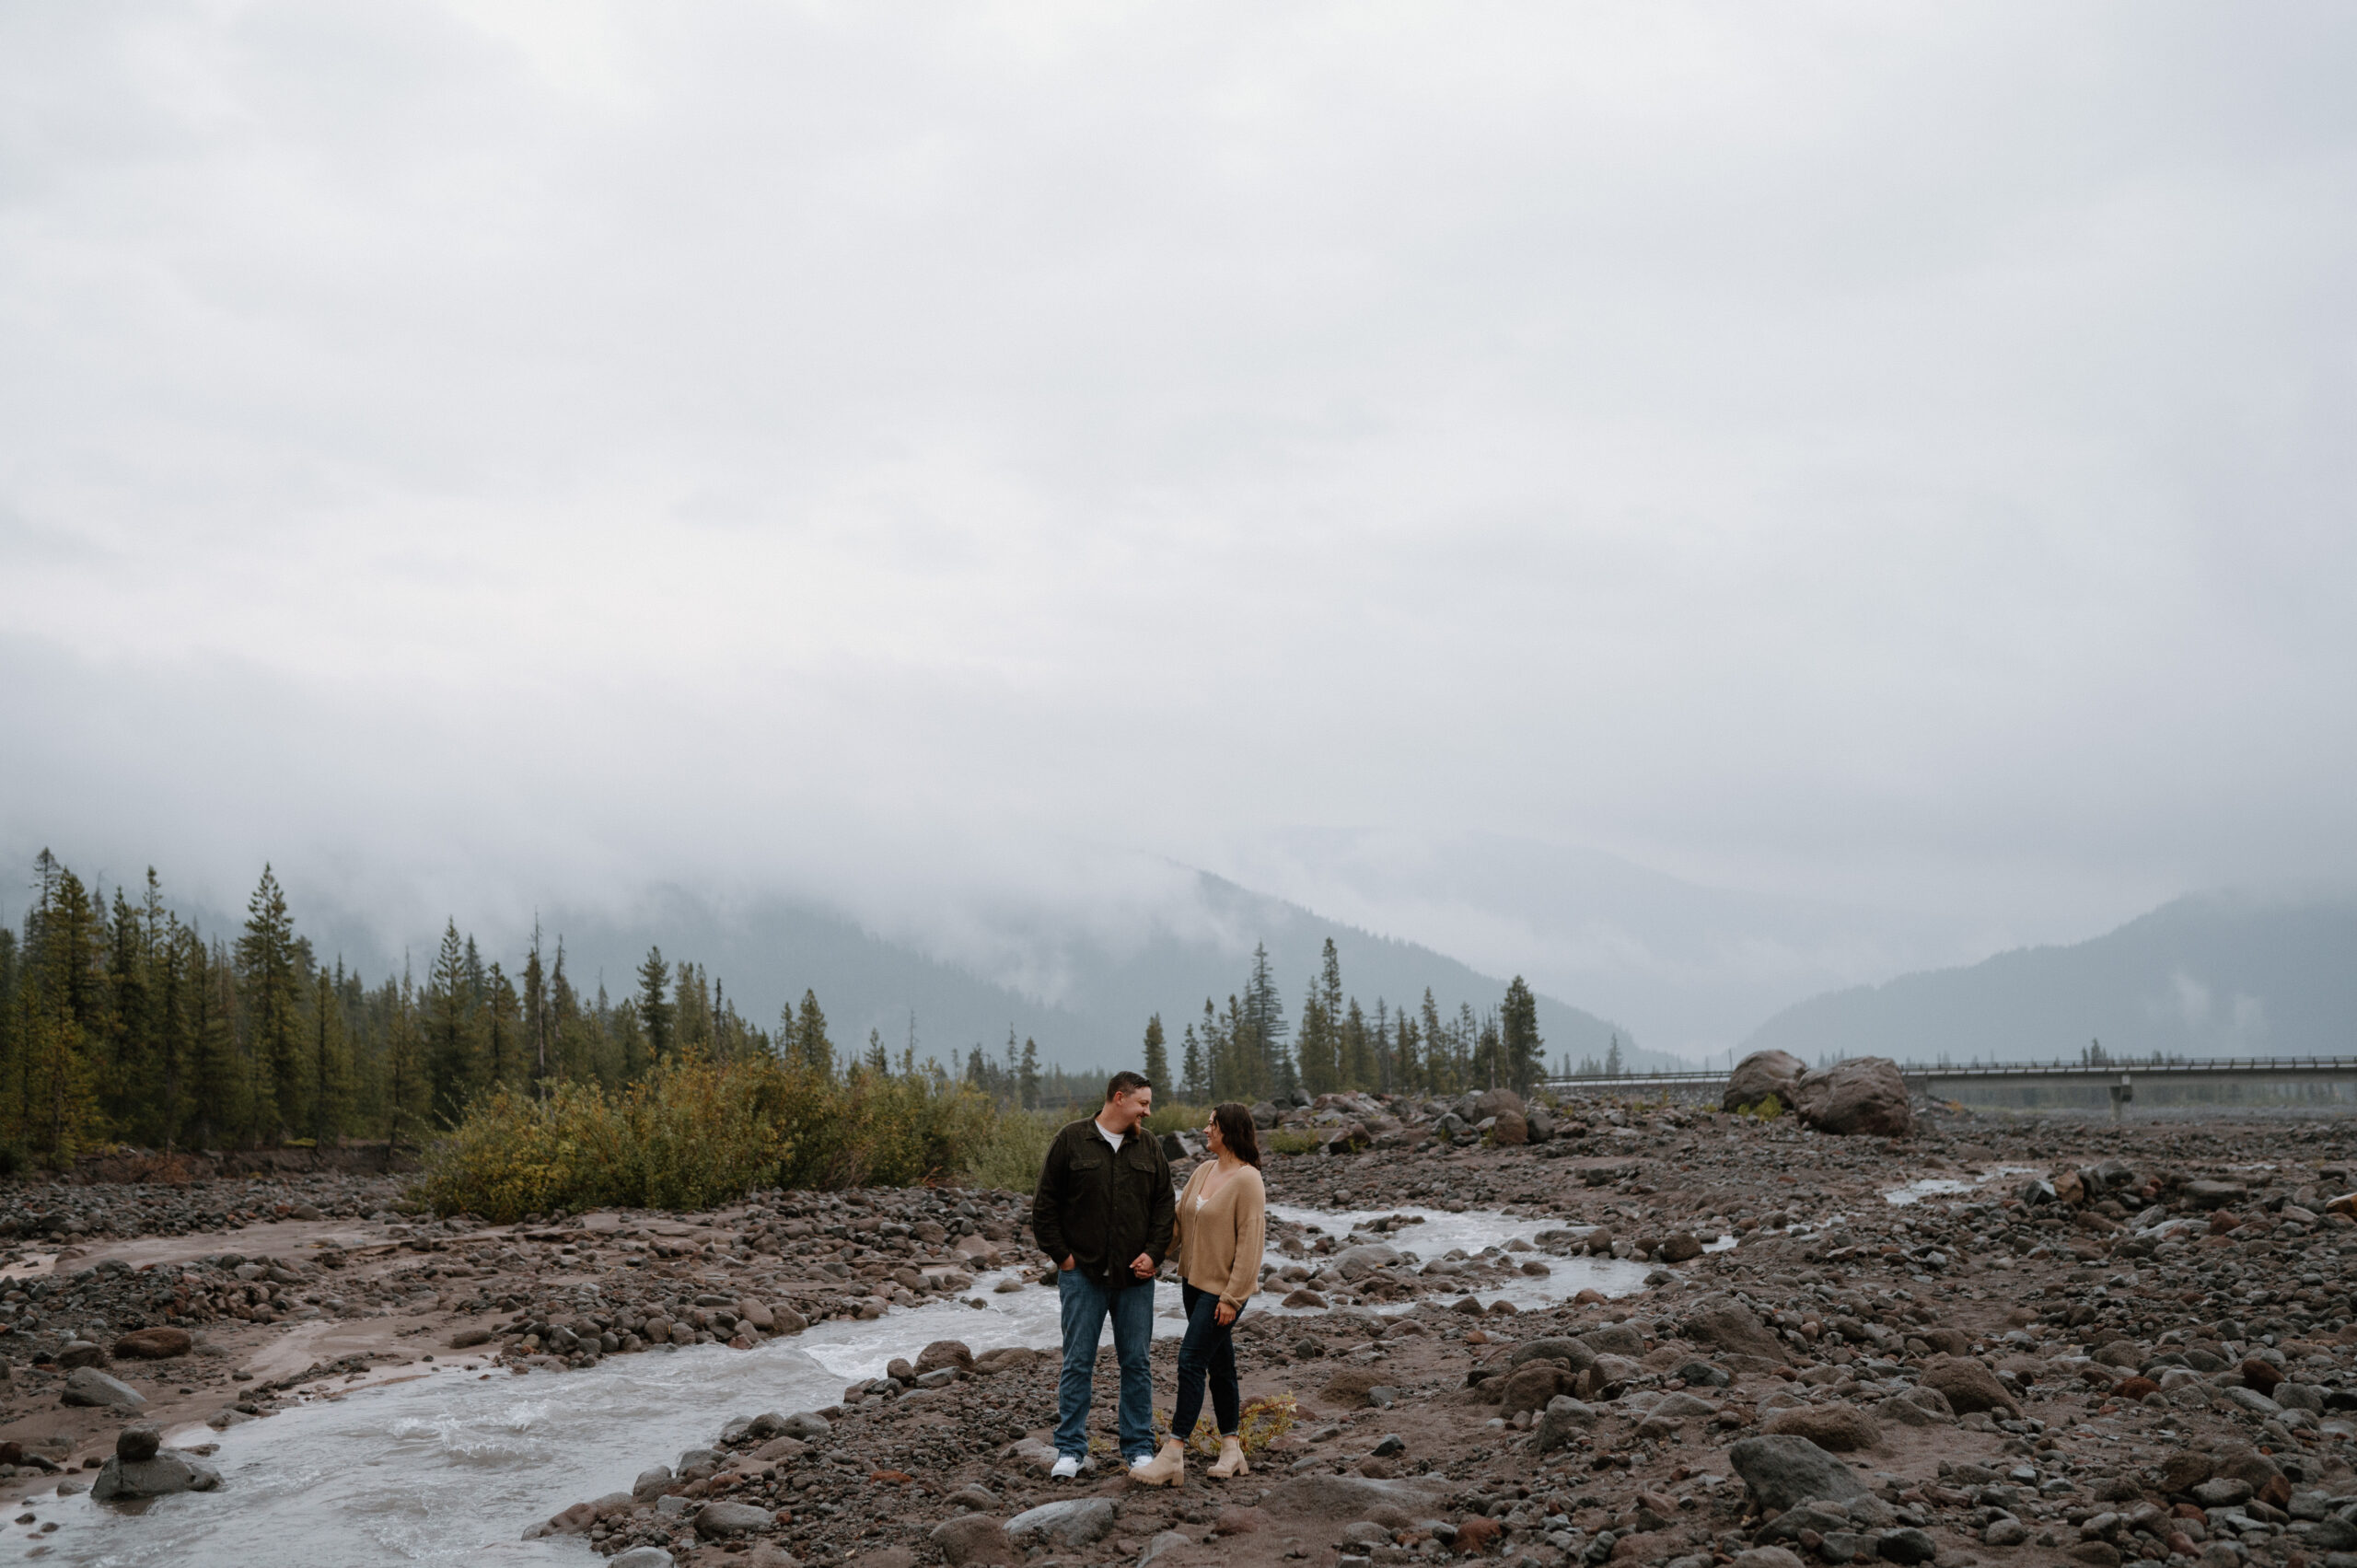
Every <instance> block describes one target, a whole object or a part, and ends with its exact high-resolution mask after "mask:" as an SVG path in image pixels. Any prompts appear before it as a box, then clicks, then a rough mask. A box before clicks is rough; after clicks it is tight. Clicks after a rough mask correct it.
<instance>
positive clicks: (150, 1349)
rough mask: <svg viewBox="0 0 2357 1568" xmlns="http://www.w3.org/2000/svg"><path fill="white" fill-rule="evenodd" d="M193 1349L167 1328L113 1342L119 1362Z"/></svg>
mask: <svg viewBox="0 0 2357 1568" xmlns="http://www.w3.org/2000/svg"><path fill="white" fill-rule="evenodd" d="M484 1337H485V1338H489V1336H488V1335H486V1336H484ZM195 1348H196V1340H195V1338H194V1336H192V1334H190V1333H189V1331H188V1330H186V1329H174V1328H170V1327H168V1326H166V1327H159V1328H154V1329H135V1330H133V1331H132V1332H130V1333H128V1334H125V1335H123V1336H122V1338H121V1339H119V1340H117V1341H115V1342H114V1353H115V1358H116V1359H117V1360H119V1361H168V1360H169V1359H171V1358H172V1357H173V1356H176V1355H186V1354H187V1353H189V1352H190V1351H192V1350H193V1349H195Z"/></svg>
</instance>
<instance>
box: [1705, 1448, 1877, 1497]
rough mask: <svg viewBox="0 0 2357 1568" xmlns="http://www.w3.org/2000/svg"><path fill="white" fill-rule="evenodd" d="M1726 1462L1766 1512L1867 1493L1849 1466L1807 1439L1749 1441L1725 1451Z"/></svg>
mask: <svg viewBox="0 0 2357 1568" xmlns="http://www.w3.org/2000/svg"><path fill="white" fill-rule="evenodd" d="M1727 1462H1728V1463H1729V1464H1731V1465H1733V1466H1734V1467H1735V1471H1736V1474H1737V1475H1739V1476H1741V1477H1743V1483H1744V1485H1745V1486H1746V1487H1747V1488H1748V1489H1749V1490H1750V1493H1751V1495H1752V1496H1753V1497H1754V1498H1755V1499H1756V1500H1757V1501H1758V1502H1759V1506H1760V1509H1761V1510H1762V1511H1763V1512H1767V1513H1775V1514H1781V1513H1782V1512H1784V1511H1785V1510H1786V1509H1788V1508H1792V1507H1794V1506H1795V1505H1797V1504H1802V1503H1813V1502H1822V1501H1829V1502H1837V1503H1844V1502H1847V1501H1848V1500H1849V1499H1851V1498H1852V1497H1862V1496H1864V1495H1865V1492H1866V1487H1865V1483H1864V1482H1863V1481H1860V1480H1859V1479H1858V1478H1857V1476H1856V1475H1855V1474H1853V1473H1852V1471H1851V1469H1850V1467H1849V1466H1847V1465H1845V1464H1843V1463H1842V1462H1841V1461H1840V1459H1838V1458H1834V1457H1833V1456H1832V1455H1830V1454H1829V1453H1827V1452H1826V1451H1825V1450H1824V1449H1822V1448H1820V1447H1818V1446H1817V1445H1816V1444H1814V1443H1812V1442H1810V1441H1809V1440H1808V1439H1807V1438H1805V1437H1747V1438H1745V1439H1744V1440H1743V1441H1742V1442H1740V1443H1737V1444H1736V1446H1734V1447H1732V1448H1729V1449H1728V1450H1727Z"/></svg>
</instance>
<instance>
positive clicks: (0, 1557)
mask: <svg viewBox="0 0 2357 1568" xmlns="http://www.w3.org/2000/svg"><path fill="white" fill-rule="evenodd" d="M1271 1210H1272V1211H1273V1212H1274V1213H1276V1214H1281V1215H1282V1216H1283V1217H1285V1218H1288V1219H1295V1220H1299V1221H1302V1222H1304V1223H1306V1224H1310V1225H1321V1226H1323V1227H1324V1228H1325V1229H1326V1231H1327V1232H1328V1233H1329V1234H1332V1235H1334V1236H1336V1237H1341V1236H1342V1235H1344V1234H1347V1233H1348V1232H1349V1231H1350V1230H1351V1228H1352V1227H1353V1225H1354V1224H1364V1223H1366V1222H1369V1221H1372V1220H1374V1219H1376V1218H1378V1217H1381V1216H1382V1215H1383V1214H1413V1215H1419V1216H1421V1217H1422V1220H1423V1222H1424V1223H1422V1224H1421V1225H1404V1226H1401V1227H1400V1228H1399V1229H1398V1230H1397V1231H1395V1232H1394V1233H1393V1234H1391V1235H1390V1236H1387V1237H1384V1238H1383V1239H1384V1240H1385V1241H1386V1242H1387V1244H1389V1245H1392V1246H1395V1247H1399V1248H1400V1249H1403V1250H1410V1251H1413V1252H1414V1253H1416V1254H1417V1255H1418V1256H1419V1257H1420V1258H1422V1259H1423V1260H1427V1261H1429V1260H1434V1259H1436V1258H1440V1257H1442V1256H1443V1255H1445V1254H1446V1253H1447V1252H1448V1251H1450V1250H1451V1249H1464V1250H1465V1251H1466V1252H1467V1253H1469V1254H1473V1253H1479V1252H1480V1250H1481V1249H1483V1248H1485V1247H1492V1246H1503V1245H1504V1243H1505V1242H1507V1241H1509V1240H1511V1239H1514V1238H1516V1237H1520V1238H1522V1239H1525V1240H1527V1239H1529V1238H1530V1237H1533V1236H1535V1235H1537V1234H1538V1232H1539V1231H1540V1230H1542V1229H1545V1228H1547V1227H1548V1226H1549V1225H1550V1224H1553V1223H1555V1222H1551V1221H1543V1220H1520V1219H1515V1218H1514V1217H1512V1216H1509V1215H1505V1214H1489V1213H1480V1212H1469V1213H1465V1214H1446V1213H1443V1212H1440V1211H1437V1210H1430V1209H1395V1210H1383V1211H1367V1212H1364V1213H1359V1214H1328V1213H1322V1212H1319V1211H1317V1210H1309V1209H1297V1208H1292V1207H1287V1206H1283V1205H1275V1204H1272V1205H1271ZM1514 1256H1515V1257H1516V1258H1520V1257H1523V1256H1526V1255H1525V1254H1519V1253H1517V1254H1515V1255H1514ZM1545 1261H1546V1262H1547V1264H1548V1266H1549V1268H1550V1270H1551V1271H1552V1272H1550V1273H1549V1274H1547V1275H1545V1276H1521V1277H1517V1278H1515V1280H1513V1281H1512V1282H1510V1283H1507V1284H1506V1285H1505V1286H1504V1287H1503V1288H1499V1289H1482V1290H1478V1291H1476V1292H1474V1293H1473V1294H1475V1295H1479V1296H1480V1298H1481V1300H1482V1301H1483V1302H1484V1303H1485V1304H1486V1303H1488V1302H1491V1301H1494V1300H1497V1299H1499V1298H1500V1297H1504V1299H1506V1300H1509V1301H1512V1302H1513V1303H1514V1304H1515V1306H1517V1307H1543V1306H1547V1305H1550V1304H1551V1303H1553V1302H1556V1301H1560V1300H1562V1298H1564V1297H1565V1296H1568V1295H1572V1294H1573V1293H1574V1292H1576V1291H1579V1290H1581V1289H1584V1288H1588V1287H1593V1288H1595V1289H1596V1290H1599V1291H1601V1292H1603V1293H1604V1294H1605V1295H1627V1294H1630V1293H1631V1292H1633V1291H1635V1290H1637V1289H1639V1288H1640V1287H1641V1286H1642V1285H1643V1282H1644V1276H1645V1274H1646V1273H1647V1272H1648V1268H1647V1266H1646V1265H1644V1264H1642V1263H1634V1262H1625V1261H1620V1260H1612V1259H1591V1258H1572V1259H1565V1258H1559V1257H1547V1258H1545ZM1001 1277H1002V1276H999V1275H991V1276H986V1277H984V1278H983V1279H982V1280H981V1281H980V1282H978V1290H979V1293H980V1294H979V1295H976V1296H975V1297H973V1298H971V1299H976V1300H980V1301H981V1303H982V1306H981V1307H972V1306H970V1305H968V1304H967V1302H966V1301H965V1300H954V1301H942V1302H935V1303H931V1304H928V1305H926V1306H923V1307H913V1308H909V1309H906V1310H899V1309H896V1310H893V1311H890V1312H888V1313H886V1314H885V1315H884V1316H883V1317H882V1318H875V1319H872V1320H870V1321H867V1322H849V1321H832V1322H827V1323H821V1324H819V1325H818V1326H816V1327H814V1328H812V1329H810V1330H807V1332H804V1333H801V1334H797V1335H795V1336H794V1337H793V1338H791V1339H781V1340H774V1341H772V1342H769V1343H767V1344H764V1345H761V1346H759V1347H757V1348H755V1349H753V1350H749V1351H732V1350H728V1349H726V1348H725V1347H722V1346H718V1345H705V1346H699V1347H696V1348H694V1349H684V1348H671V1349H665V1350H658V1351H649V1352H646V1353H642V1354H638V1355H621V1356H610V1357H609V1358H607V1359H606V1360H605V1361H603V1362H601V1363H599V1364H598V1365H597V1366H596V1367H594V1368H591V1369H590V1370H588V1371H586V1372H563V1373H552V1372H534V1373H530V1374H528V1375H527V1376H520V1377H519V1376H516V1375H514V1374H513V1373H511V1372H508V1371H506V1370H505V1369H501V1370H499V1371H497V1372H494V1373H493V1374H491V1375H490V1376H484V1375H483V1374H482V1370H481V1369H480V1367H478V1368H476V1369H475V1370H471V1371H470V1370H467V1369H466V1368H465V1366H464V1365H463V1361H462V1360H461V1361H460V1362H458V1363H441V1364H437V1365H436V1366H435V1368H433V1369H430V1370H429V1369H426V1368H424V1366H423V1365H421V1366H419V1367H418V1368H416V1369H414V1370H416V1371H418V1372H419V1373H420V1376H414V1377H412V1378H411V1379H410V1380H408V1381H405V1382H389V1383H385V1384H381V1385H377V1386H374V1387H370V1388H362V1389H358V1390H355V1391H354V1392H352V1393H348V1394H345V1395H344V1396H343V1397H342V1398H340V1399H327V1400H314V1401H310V1402H308V1403H305V1404H301V1405H297V1406H295V1407H293V1408H290V1409H288V1410H286V1411H283V1412H281V1413H280V1414H278V1415H275V1416H272V1417H270V1418H269V1419H268V1420H264V1421H256V1422H250V1423H246V1424H244V1425H241V1426H238V1427H234V1428H232V1429H231V1430H229V1431H228V1432H226V1433H224V1434H221V1435H220V1437H219V1442H220V1445H221V1451H220V1452H219V1453H218V1454H216V1455H215V1456H214V1458H213V1459H212V1461H211V1462H212V1463H213V1464H214V1466H215V1468H217V1469H219V1470H220V1471H221V1474H222V1477H223V1479H224V1481H225V1482H226V1485H225V1486H224V1488H223V1490H221V1491H219V1492H215V1493H185V1494H183V1495H180V1496H178V1497H166V1498H161V1499H158V1500H157V1502H156V1503H154V1504H151V1505H150V1506H149V1507H148V1508H147V1509H146V1510H145V1512H143V1513H132V1512H128V1511H125V1510H122V1509H118V1508H112V1507H101V1506H99V1505H98V1504H93V1503H92V1502H91V1501H90V1500H89V1498H88V1497H87V1495H84V1496H79V1497H71V1498H59V1497H55V1496H48V1495H43V1496H40V1497H35V1498H32V1499H29V1501H28V1504H27V1505H26V1506H25V1507H24V1508H20V1509H18V1510H17V1513H18V1514H21V1513H25V1512H29V1513H31V1514H33V1515H34V1516H35V1519H36V1523H35V1524H33V1525H31V1526H20V1525H11V1526H7V1527H5V1528H6V1535H5V1537H0V1562H16V1561H24V1560H31V1561H38V1562H43V1563H75V1564H90V1565H108V1568H112V1565H118V1564H120V1565H122V1568H133V1565H137V1564H167V1563H168V1564H171V1565H172V1568H323V1565H324V1568H335V1565H341V1564H360V1563H369V1564H374V1563H388V1562H416V1563H447V1564H460V1563H472V1562H501V1563H506V1562H513V1563H518V1564H533V1563H563V1564H567V1565H569V1568H592V1565H593V1564H597V1563H599V1562H602V1561H603V1560H602V1559H600V1558H598V1556H597V1555H596V1554H595V1553H594V1552H592V1551H590V1550H589V1547H588V1545H587V1543H586V1541H584V1540H582V1539H577V1538H556V1539H544V1540H537V1541H521V1540H518V1539H517V1537H518V1536H519V1535H520V1534H521V1533H522V1532H523V1531H524V1529H525V1528H526V1527H528V1526H530V1525H532V1524H534V1523H536V1522H537V1521H539V1520H541V1519H544V1518H546V1517H548V1516H550V1515H551V1514H552V1513H554V1512H556V1511H557V1510H558V1509H560V1508H562V1507H563V1506H565V1505H566V1504H571V1503H575V1502H578V1501H580V1500H582V1499H584V1498H589V1497H598V1496H602V1495H603V1494H605V1493H609V1492H616V1491H621V1490H624V1489H627V1488H628V1487H629V1485H630V1484H631V1481H632V1478H633V1477H634V1476H636V1475H637V1474H638V1472H639V1471H641V1470H643V1469H646V1468H647V1467H648V1466H650V1465H656V1464H668V1463H669V1462H671V1461H672V1460H673V1459H675V1458H677V1457H678V1456H679V1453H680V1452H681V1451H683V1450H685V1449H688V1448H697V1447H702V1446H705V1445H707V1444H709V1443H710V1442H712V1440H713V1439H714V1436H715V1435H716V1434H718V1432H719V1430H720V1427H721V1424H722V1423H724V1422H726V1421H727V1420H728V1419H729V1418H730V1417H732V1416H738V1415H753V1414H757V1413H759V1412H760V1411H798V1410H812V1409H817V1408H819V1407H823V1406H826V1405H830V1404H832V1403H834V1402H835V1401H836V1400H839V1399H841V1398H842V1390H843V1386H844V1385H845V1384H846V1383H850V1382H853V1381H856V1380H857V1379H860V1378H863V1377H874V1376H881V1375H882V1373H883V1371H884V1368H885V1366H886V1365H887V1364H888V1363H889V1362H890V1361H891V1360H892V1358H893V1357H895V1356H903V1355H913V1354H914V1353H915V1352H916V1351H917V1350H918V1349H919V1348H921V1347H922V1346H923V1345H924V1344H925V1342H928V1341H931V1340H939V1339H956V1340H963V1341H965V1342H967V1343H968V1344H970V1345H972V1346H973V1347H974V1348H975V1349H976V1350H986V1349H990V1348H993V1347H994V1346H998V1345H1014V1344H1020V1345H1034V1346H1040V1347H1052V1346H1053V1345H1054V1344H1055V1343H1056V1342H1057V1307H1056V1294H1055V1292H1054V1291H1052V1290H1048V1289H1043V1288H1038V1287H1034V1286H1029V1285H1027V1286H1026V1287H1025V1288H1024V1289H1022V1290H1020V1291H1016V1292H1010V1293H1008V1294H1005V1295H998V1294H995V1293H993V1291H992V1289H991V1287H992V1286H993V1284H995V1283H997V1281H998V1279H999V1278H1001ZM1277 1295H1278V1293H1276V1292H1273V1291H1272V1292H1271V1293H1269V1294H1267V1295H1264V1296H1263V1297H1262V1299H1263V1300H1264V1301H1266V1302H1268V1303H1270V1304H1271V1306H1270V1307H1269V1308H1268V1309H1270V1310H1279V1311H1281V1310H1283V1309H1282V1308H1276V1307H1274V1306H1273V1303H1274V1301H1275V1299H1276V1297H1277ZM1183 1327H1184V1324H1183V1320H1182V1319H1181V1318H1180V1317H1179V1290H1178V1287H1177V1286H1176V1285H1173V1284H1158V1285H1156V1286H1155V1333H1156V1334H1157V1335H1172V1334H1177V1333H1179V1331H1180V1330H1181V1329H1182V1328H1183ZM1109 1338H1110V1336H1109V1335H1108V1340H1109ZM1105 1392H1106V1394H1108V1395H1109V1393H1110V1390H1109V1389H1108V1390H1106V1391H1105ZM1009 1413H1010V1415H1013V1416H1016V1417H1017V1418H1018V1419H1021V1420H1022V1421H1024V1422H1025V1423H1027V1424H1041V1423H1046V1422H1047V1421H1048V1420H1050V1419H1051V1415H1052V1412H1051V1411H1048V1410H1045V1409H1041V1410H1037V1411H1032V1410H1026V1411H1019V1412H1016V1411H1010V1412H1009ZM210 1435H211V1434H207V1433H204V1432H203V1431H202V1430H201V1429H200V1430H197V1431H194V1432H186V1433H174V1434H168V1439H169V1440H170V1441H174V1442H181V1443H187V1442H194V1441H196V1440H198V1439H199V1438H201V1437H206V1436H210ZM84 1479H86V1480H87V1476H86V1477H85V1478H84ZM12 1517H13V1516H12ZM52 1520H53V1521H55V1522H56V1523H57V1524H58V1526H59V1528H58V1529H57V1530H56V1531H55V1532H54V1533H53V1534H51V1535H47V1536H43V1535H41V1534H40V1533H39V1530H40V1527H41V1524H44V1523H47V1522H50V1521H52Z"/></svg>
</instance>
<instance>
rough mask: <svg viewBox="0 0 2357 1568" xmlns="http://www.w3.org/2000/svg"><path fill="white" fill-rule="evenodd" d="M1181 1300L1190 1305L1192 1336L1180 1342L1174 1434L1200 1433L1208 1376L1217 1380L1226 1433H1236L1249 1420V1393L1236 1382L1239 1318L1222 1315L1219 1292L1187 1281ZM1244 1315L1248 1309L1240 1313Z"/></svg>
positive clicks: (1215, 1396)
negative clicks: (1232, 1320)
mask: <svg viewBox="0 0 2357 1568" xmlns="http://www.w3.org/2000/svg"><path fill="white" fill-rule="evenodd" d="M1179 1301H1180V1302H1181V1303H1182V1304H1184V1306H1185V1307H1186V1308H1187V1337H1186V1338H1185V1339H1183V1340H1181V1341H1179V1404H1178V1407H1177V1408H1176V1409H1175V1410H1173V1411H1171V1412H1170V1435H1171V1436H1173V1437H1176V1438H1178V1439H1179V1441H1180V1442H1182V1443H1183V1442H1185V1441H1187V1440H1188V1439H1189V1438H1190V1437H1192V1436H1193V1435H1194V1434H1195V1423H1196V1421H1197V1420H1198V1419H1200V1418H1201V1417H1202V1413H1203V1379H1204V1377H1205V1376H1209V1377H1210V1378H1211V1384H1212V1413H1213V1414H1214V1415H1216V1416H1217V1417H1218V1418H1219V1431H1220V1435H1221V1436H1223V1437H1233V1436H1235V1435H1236V1429H1237V1423H1239V1422H1240V1421H1241V1420H1242V1419H1243V1405H1244V1397H1243V1395H1242V1394H1241V1393H1240V1392H1239V1391H1238V1390H1237V1386H1236V1338H1235V1332H1234V1330H1235V1329H1236V1325H1235V1324H1234V1323H1227V1324H1222V1323H1221V1322H1220V1320H1219V1297H1218V1295H1215V1294H1214V1293H1213V1292H1211V1291H1207V1290H1197V1289H1196V1288H1195V1287H1194V1286H1193V1285H1190V1284H1186V1283H1181V1284H1180V1285H1179ZM1242 1316H1243V1314H1242V1313H1240V1312H1239V1313H1237V1317H1238V1318H1241V1317H1242Z"/></svg>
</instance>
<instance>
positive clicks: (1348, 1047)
mask: <svg viewBox="0 0 2357 1568" xmlns="http://www.w3.org/2000/svg"><path fill="white" fill-rule="evenodd" d="M1341 1059H1342V1066H1341V1079H1342V1086H1343V1087H1344V1088H1351V1089H1371V1088H1374V1087H1375V1086H1376V1084H1377V1083H1378V1082H1379V1080H1378V1079H1377V1078H1376V1067H1375V1043H1374V1041H1373V1040H1372V1039H1371V1038H1370V1036H1369V1034H1368V1032H1367V1027H1366V1015H1365V1014H1364V1013H1363V1012H1361V1011H1360V1010H1359V999H1358V998H1357V997H1355V996H1353V997H1352V998H1351V1002H1350V1006H1349V1007H1348V1008H1347V1009H1346V1010H1345V1011H1344V1012H1343V1014H1342V1038H1341Z"/></svg>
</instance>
